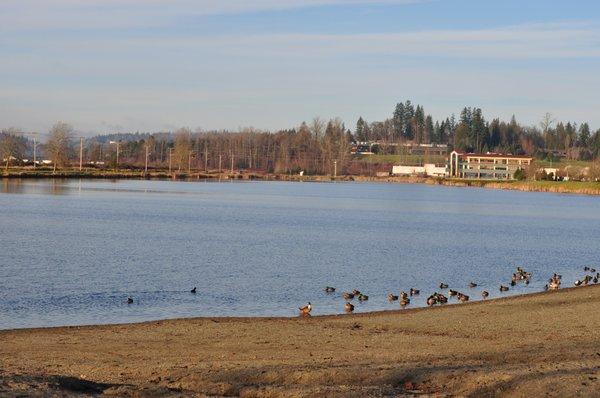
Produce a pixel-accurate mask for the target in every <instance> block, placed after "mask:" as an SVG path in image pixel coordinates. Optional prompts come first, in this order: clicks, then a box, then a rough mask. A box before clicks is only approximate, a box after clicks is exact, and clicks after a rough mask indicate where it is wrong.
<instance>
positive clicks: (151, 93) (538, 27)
mask: <svg viewBox="0 0 600 398" xmlns="http://www.w3.org/2000/svg"><path fill="white" fill-rule="evenodd" d="M598 93H600V1H597V0H502V1H499V0H498V1H496V0H252V1H248V0H0V127H17V128H21V129H24V130H26V131H37V132H42V133H43V132H47V131H48V130H49V129H50V127H51V126H52V125H53V124H54V123H56V122H57V121H64V122H67V123H70V124H71V125H73V126H74V127H75V129H76V130H77V131H79V132H81V133H82V134H85V135H92V134H99V133H101V134H104V133H115V132H129V131H141V132H154V131H165V130H174V129H177V128H179V127H182V126H186V127H190V128H192V129H203V130H212V129H238V128H242V127H254V128H257V129H269V130H276V129H281V128H289V127H293V126H297V125H299V124H300V123H301V122H302V121H310V120H311V119H312V118H313V117H315V116H320V117H322V118H331V117H341V118H342V119H343V120H344V121H345V122H346V125H347V126H349V127H353V126H354V125H355V123H356V120H357V119H358V117H359V116H362V117H363V118H364V119H366V120H367V121H379V120H384V119H386V118H388V117H391V114H392V112H393V109H394V107H395V104H396V103H397V102H399V101H405V100H407V99H410V100H411V101H412V102H413V103H420V104H422V105H424V107H425V111H426V112H427V113H430V114H432V116H433V117H434V119H441V118H446V117H447V116H449V115H451V114H459V113H460V110H461V109H462V108H463V107H464V106H477V107H481V108H482V109H483V111H484V115H485V116H486V118H487V119H491V118H495V117H500V118H501V119H506V120H508V119H509V118H510V117H511V116H512V115H513V114H514V115H515V116H516V118H517V120H518V121H520V122H522V123H525V124H529V125H536V124H538V123H539V121H540V120H541V118H542V116H543V115H544V114H545V113H546V112H550V113H551V114H552V115H553V116H554V117H555V118H556V119H558V120H565V121H567V120H570V121H574V122H578V123H580V122H589V123H590V125H591V126H592V128H594V129H596V128H600V95H598Z"/></svg>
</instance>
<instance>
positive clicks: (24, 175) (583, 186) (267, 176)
mask: <svg viewBox="0 0 600 398" xmlns="http://www.w3.org/2000/svg"><path fill="white" fill-rule="evenodd" d="M0 179H5V180H9V179H11V180H12V179H99V180H160V181H169V180H173V181H198V180H210V181H230V180H238V181H289V182H335V181H337V182H378V183H394V184H425V185H442V186H449V187H460V188H487V189H499V190H511V191H522V192H546V193H559V194H576V195H586V196H597V195H600V182H579V181H495V180H464V179H450V178H447V179H445V178H433V177H418V176H407V177H405V176H385V177H374V176H364V175H343V176H339V177H336V178H334V177H332V176H327V175H314V176H299V175H291V174H272V173H253V172H234V173H229V172H225V173H218V172H207V173H204V172H195V173H190V174H187V173H179V172H176V173H171V174H169V173H168V172H167V171H151V172H149V173H147V174H144V172H143V171H139V170H128V171H125V170H123V171H118V172H115V171H98V170H94V171H89V170H88V171H83V172H79V171H59V172H56V173H52V172H51V171H50V170H45V171H36V172H33V171H31V170H25V171H23V170H21V171H14V170H13V171H9V172H8V173H6V172H4V173H3V174H1V175H0Z"/></svg>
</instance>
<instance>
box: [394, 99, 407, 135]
mask: <svg viewBox="0 0 600 398" xmlns="http://www.w3.org/2000/svg"><path fill="white" fill-rule="evenodd" d="M392 123H393V131H394V137H393V139H392V141H393V140H394V139H399V138H400V137H403V136H404V129H405V120H404V104H403V103H402V102H399V103H398V104H396V109H394V116H393V117H392Z"/></svg>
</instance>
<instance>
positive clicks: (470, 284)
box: [469, 282, 477, 288]
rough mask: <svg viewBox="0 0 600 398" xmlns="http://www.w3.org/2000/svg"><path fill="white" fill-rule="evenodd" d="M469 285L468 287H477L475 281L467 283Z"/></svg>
mask: <svg viewBox="0 0 600 398" xmlns="http://www.w3.org/2000/svg"><path fill="white" fill-rule="evenodd" d="M469 287H470V288H474V287H477V283H475V282H471V283H469Z"/></svg>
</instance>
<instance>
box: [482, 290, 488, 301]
mask: <svg viewBox="0 0 600 398" xmlns="http://www.w3.org/2000/svg"><path fill="white" fill-rule="evenodd" d="M481 295H482V296H483V298H484V299H485V298H488V297H489V295H490V293H489V292H488V291H487V290H484V291H483V292H481Z"/></svg>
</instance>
